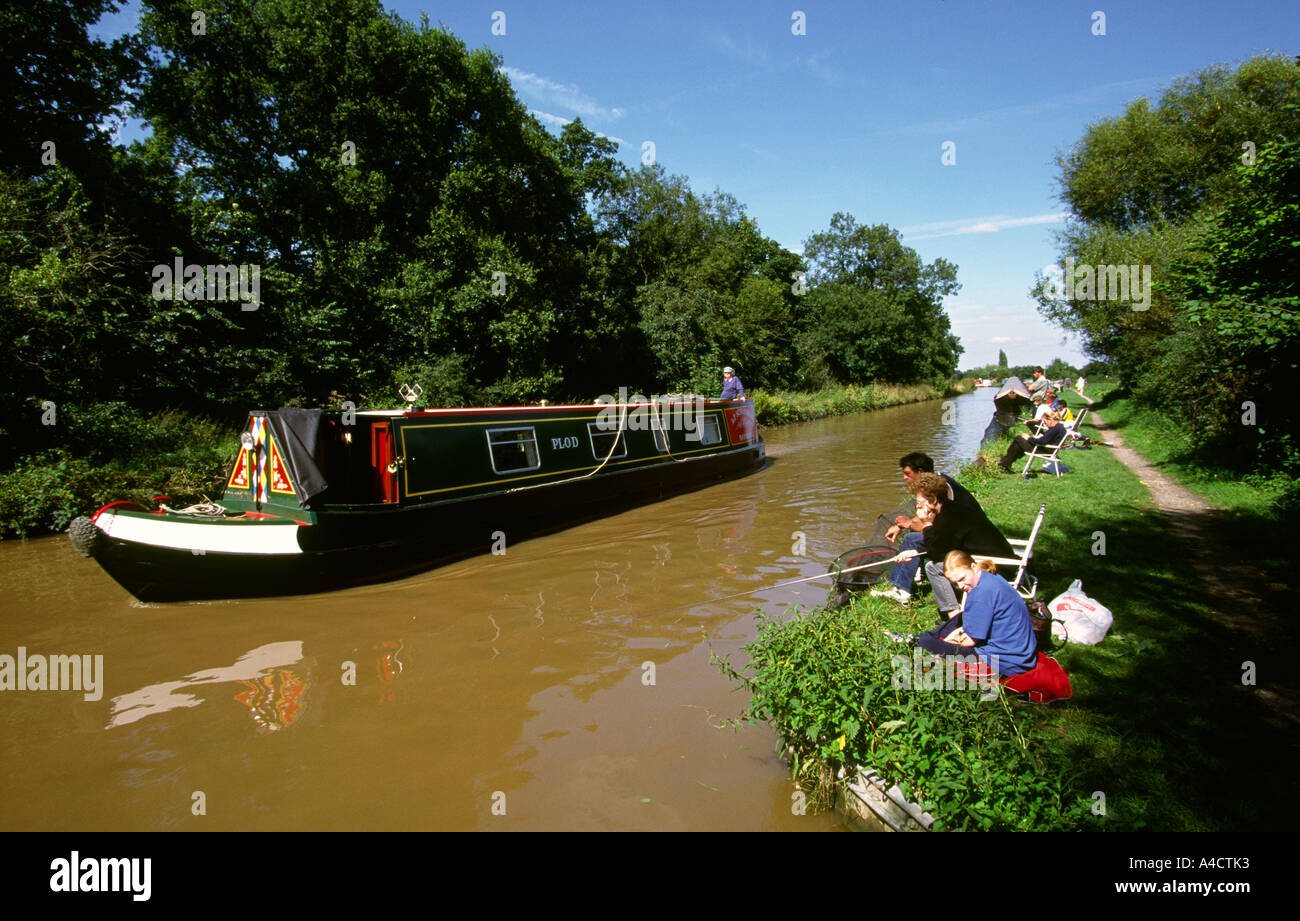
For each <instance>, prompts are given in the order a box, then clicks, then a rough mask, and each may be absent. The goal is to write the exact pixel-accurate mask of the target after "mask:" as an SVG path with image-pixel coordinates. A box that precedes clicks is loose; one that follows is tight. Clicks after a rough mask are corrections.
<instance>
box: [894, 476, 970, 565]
mask: <svg viewBox="0 0 1300 921" xmlns="http://www.w3.org/2000/svg"><path fill="white" fill-rule="evenodd" d="M898 467H899V469H900V470H901V471H902V472H903V485H905V486H907V487H908V488H909V489H910V488H911V486H912V481H913V480H915V479H916V478H917V476H918V475H919V474H922V473H934V460H933V458H931V457H930V455H928V454H922V453H921V452H920V451H913V452H912V453H911V454H904V455H903V456H902V457H901V458H899V459H898ZM939 476H941V477H943V478H944V479H945V480H947V481H948V498H949V499H950V500H952V501H954V502H958V503H960V504H962V505H974V506H975V507H976V508H979V503H978V502H976V501H975V497H974V496H972V495H971V494H970V492H969V491H968V490H967V489H966V487H965V486H963V485H961V484H960V483H958V482H957V481H956V480H954V479H953V478H952V477H950V476H948V474H946V473H941V474H939ZM924 527H925V525H923V524H922V523H921V520H920V519H919V518H908V517H907V516H906V515H899V516H898V517H897V518H895V519H894V526H893V527H892V528H890V529H889V530H888V531H886V532H885V540H889V541H893V540H897V539H898V535H899V534H901V533H902V532H903V531H920V530H921V529H922V528H924ZM940 562H942V561H940Z"/></svg>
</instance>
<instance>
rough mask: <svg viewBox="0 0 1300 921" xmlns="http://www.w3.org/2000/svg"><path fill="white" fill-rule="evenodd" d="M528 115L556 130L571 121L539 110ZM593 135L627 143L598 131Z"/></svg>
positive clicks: (533, 110) (532, 110) (530, 111)
mask: <svg viewBox="0 0 1300 921" xmlns="http://www.w3.org/2000/svg"><path fill="white" fill-rule="evenodd" d="M528 113H529V114H530V115H533V116H535V117H536V118H537V119H538V121H543V122H546V124H548V125H554V126H555V127H556V128H563V127H564V126H565V125H567V124H569V122H571V121H573V119H571V118H562V117H560V116H559V115H552V114H551V113H550V112H543V111H542V110H541V109H529V110H528ZM593 133H594V134H596V135H598V136H599V137H603V138H609V139H610V140H611V141H613V142H614V143H615V144H626V143H627V141H625V140H623V139H622V138H620V137H615V136H614V135H612V134H602V133H601V132H599V131H596V132H593Z"/></svg>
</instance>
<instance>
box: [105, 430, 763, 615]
mask: <svg viewBox="0 0 1300 921" xmlns="http://www.w3.org/2000/svg"><path fill="white" fill-rule="evenodd" d="M765 461H766V457H765V450H764V445H763V442H762V441H761V440H758V441H756V442H754V443H752V444H750V445H746V446H744V447H740V448H736V449H733V450H731V451H726V452H723V453H718V454H712V455H709V456H706V457H699V458H691V459H686V460H679V461H673V462H669V463H663V464H656V465H654V466H651V467H639V468H634V469H630V470H625V471H620V472H606V473H603V474H602V475H599V476H595V477H584V478H575V479H573V480H571V481H568V482H561V483H549V484H546V485H544V486H538V487H536V488H532V489H518V490H514V491H510V492H499V493H493V494H490V495H486V496H477V497H470V498H465V499H461V500H452V501H443V502H436V503H422V504H403V505H391V506H384V507H370V508H358V509H351V510H347V509H344V510H329V511H328V512H324V513H322V514H321V515H320V516H319V520H318V522H317V523H316V524H314V525H311V526H302V527H298V528H297V529H296V531H295V534H296V538H297V543H298V545H299V546H300V548H301V551H300V552H294V553H242V552H216V551H212V550H203V551H196V550H188V549H177V548H175V547H162V546H155V545H151V544H147V543H142V542H139V541H136V540H124V539H118V538H115V537H113V536H112V535H111V534H108V533H103V532H100V533H98V534H97V535H96V536H95V540H94V541H93V545H92V546H91V547H90V548H89V549H90V552H91V553H92V554H93V555H94V557H95V558H96V560H97V561H98V562H99V564H100V565H101V566H102V567H103V568H104V570H105V571H106V572H108V573H109V575H111V576H112V577H113V579H115V580H116V581H117V582H118V583H119V584H120V585H122V587H123V588H125V589H126V590H127V591H129V592H130V593H131V594H133V595H134V596H135V597H137V598H139V599H140V600H141V601H188V600H202V599H215V598H248V597H261V596H272V595H288V594H303V593H309V592H319V591H327V590H331V589H336V588H343V587H347V586H352V585H362V584H368V583H373V582H381V581H385V580H388V579H394V578H400V577H402V576H407V575H413V574H415V573H418V572H422V571H425V570H428V569H430V568H433V567H434V566H437V565H440V564H444V563H447V562H451V561H453V560H456V559H463V558H465V557H469V556H474V555H477V554H480V553H487V552H490V551H491V550H492V548H493V546H494V544H495V545H496V546H498V547H499V546H501V545H502V542H504V544H505V546H513V545H514V544H515V543H516V542H517V541H519V540H523V539H526V538H528V537H535V536H537V535H540V534H544V533H548V532H552V531H557V530H561V529H563V528H566V527H570V526H572V525H574V524H578V523H580V522H582V521H589V520H592V519H594V518H599V517H603V516H605V515H609V514H614V513H616V512H618V511H623V510H626V509H629V508H633V507H636V506H638V505H643V504H645V503H647V502H653V501H657V500H659V499H662V498H666V497H668V496H671V495H678V494H681V493H685V492H691V491H694V490H697V489H702V488H704V487H707V486H710V485H713V484H715V483H717V482H719V481H721V480H724V479H730V478H733V477H737V476H743V475H746V474H748V473H752V472H754V471H756V470H758V469H760V468H761V467H762V466H763V465H764V463H765ZM212 527H221V525H212Z"/></svg>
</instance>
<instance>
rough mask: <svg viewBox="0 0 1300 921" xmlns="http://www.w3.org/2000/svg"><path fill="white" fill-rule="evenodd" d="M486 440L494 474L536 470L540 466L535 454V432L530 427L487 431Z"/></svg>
mask: <svg viewBox="0 0 1300 921" xmlns="http://www.w3.org/2000/svg"><path fill="white" fill-rule="evenodd" d="M487 438H488V450H489V451H490V452H491V454H492V470H493V471H494V472H495V473H514V472H515V471H516V470H536V469H537V468H538V467H540V466H541V465H542V463H541V461H540V460H539V457H540V455H539V454H538V453H537V432H536V430H534V429H533V427H532V426H527V427H520V428H508V429H488V433H487Z"/></svg>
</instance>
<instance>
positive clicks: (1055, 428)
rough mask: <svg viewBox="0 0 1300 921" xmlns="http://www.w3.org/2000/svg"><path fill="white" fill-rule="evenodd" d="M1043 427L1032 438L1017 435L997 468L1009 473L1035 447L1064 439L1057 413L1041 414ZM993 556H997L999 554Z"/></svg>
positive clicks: (1063, 425)
mask: <svg viewBox="0 0 1300 921" xmlns="http://www.w3.org/2000/svg"><path fill="white" fill-rule="evenodd" d="M1043 426H1044V428H1043V431H1042V432H1041V433H1040V434H1038V435H1035V436H1033V437H1032V438H1031V437H1030V436H1028V435H1017V436H1016V437H1015V440H1014V441H1012V442H1011V444H1010V445H1009V446H1008V447H1007V453H1006V454H1004V455H1002V459H1001V460H1000V461H998V466H999V467H1001V468H1002V469H1003V471H1005V472H1006V473H1010V472H1011V465H1012V464H1014V463H1015V462H1016V461H1017V460H1019V459H1020V458H1022V457H1024V456H1025V455H1026V454H1028V453H1029V452H1030V451H1032V450H1033V449H1034V446H1035V445H1037V446H1038V447H1045V446H1047V445H1054V444H1056V443H1058V442H1059V441H1060V440H1061V439H1062V438H1064V437H1065V424H1064V423H1062V422H1061V416H1060V414H1059V413H1054V412H1047V413H1043ZM993 555H994V556H998V555H1000V554H993Z"/></svg>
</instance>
